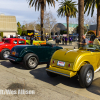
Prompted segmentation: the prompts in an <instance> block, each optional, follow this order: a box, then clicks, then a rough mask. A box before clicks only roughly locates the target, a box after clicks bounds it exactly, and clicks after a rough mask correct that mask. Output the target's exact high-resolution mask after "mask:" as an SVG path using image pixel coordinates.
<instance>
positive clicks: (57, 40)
mask: <svg viewBox="0 0 100 100" xmlns="http://www.w3.org/2000/svg"><path fill="white" fill-rule="evenodd" d="M55 41H56V46H59V42H60V38H59V36H58V35H57V37H56V39H55Z"/></svg>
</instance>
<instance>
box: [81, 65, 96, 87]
mask: <svg viewBox="0 0 100 100" xmlns="http://www.w3.org/2000/svg"><path fill="white" fill-rule="evenodd" d="M93 77H94V69H93V66H92V65H90V64H85V65H84V66H83V67H82V68H81V69H80V72H79V83H80V86H81V87H83V88H87V87H89V86H90V85H91V84H92V81H93Z"/></svg>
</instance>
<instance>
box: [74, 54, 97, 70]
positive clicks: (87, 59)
mask: <svg viewBox="0 0 100 100" xmlns="http://www.w3.org/2000/svg"><path fill="white" fill-rule="evenodd" d="M93 56H94V55H90V54H85V55H81V56H79V57H78V58H76V60H75V62H74V66H73V71H79V70H80V68H81V67H82V66H83V65H85V64H87V63H88V64H91V65H92V66H93V68H94V70H95V69H96V64H95V62H96V57H95V56H94V57H93ZM91 58H92V59H91Z"/></svg>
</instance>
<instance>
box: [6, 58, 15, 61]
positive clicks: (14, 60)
mask: <svg viewBox="0 0 100 100" xmlns="http://www.w3.org/2000/svg"><path fill="white" fill-rule="evenodd" d="M7 59H8V60H12V61H15V60H14V59H12V58H7Z"/></svg>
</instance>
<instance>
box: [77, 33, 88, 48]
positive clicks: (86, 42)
mask: <svg viewBox="0 0 100 100" xmlns="http://www.w3.org/2000/svg"><path fill="white" fill-rule="evenodd" d="M82 39H83V41H82V42H80V43H79V44H80V45H79V47H84V46H85V45H87V44H89V40H88V39H87V38H86V36H85V35H82ZM79 47H78V48H79Z"/></svg>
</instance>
